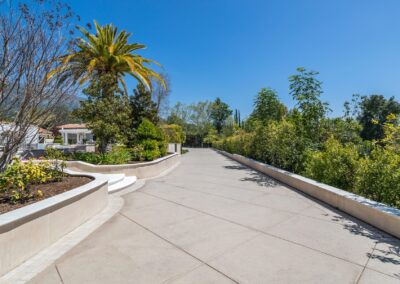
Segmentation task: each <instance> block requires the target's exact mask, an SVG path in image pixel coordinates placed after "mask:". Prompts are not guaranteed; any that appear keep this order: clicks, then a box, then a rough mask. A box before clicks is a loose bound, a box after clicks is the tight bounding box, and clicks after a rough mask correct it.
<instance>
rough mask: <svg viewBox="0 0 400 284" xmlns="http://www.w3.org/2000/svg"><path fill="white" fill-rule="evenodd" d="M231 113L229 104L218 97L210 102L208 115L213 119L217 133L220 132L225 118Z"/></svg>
mask: <svg viewBox="0 0 400 284" xmlns="http://www.w3.org/2000/svg"><path fill="white" fill-rule="evenodd" d="M231 114H232V110H231V109H230V108H229V106H228V105H227V104H226V103H224V102H223V101H221V99H220V98H216V99H215V101H214V102H213V103H212V104H211V113H210V117H211V119H212V121H213V124H214V127H215V129H216V130H217V132H218V134H220V133H221V131H222V128H223V126H224V124H225V121H226V119H227V118H228V117H229V116H230V115H231Z"/></svg>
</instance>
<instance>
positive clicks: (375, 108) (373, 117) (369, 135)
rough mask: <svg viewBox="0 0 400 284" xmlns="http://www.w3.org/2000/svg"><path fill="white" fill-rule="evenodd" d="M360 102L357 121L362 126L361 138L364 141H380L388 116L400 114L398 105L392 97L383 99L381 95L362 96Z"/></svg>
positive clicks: (399, 105) (399, 104)
mask: <svg viewBox="0 0 400 284" xmlns="http://www.w3.org/2000/svg"><path fill="white" fill-rule="evenodd" d="M360 100H361V101H360V103H359V104H360V105H359V109H360V113H359V115H358V117H357V119H358V121H359V122H360V124H361V126H362V131H361V137H362V138H363V139H366V140H379V139H382V138H383V137H384V130H383V124H384V123H385V122H386V120H387V119H386V118H387V116H388V115H390V114H394V115H399V114H400V103H398V102H397V101H396V100H395V99H394V97H391V98H389V99H385V97H384V96H382V95H370V96H362V97H361V99H360Z"/></svg>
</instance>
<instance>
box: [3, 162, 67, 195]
mask: <svg viewBox="0 0 400 284" xmlns="http://www.w3.org/2000/svg"><path fill="white" fill-rule="evenodd" d="M60 178H61V177H60V175H59V174H58V173H57V172H56V170H55V169H54V168H53V167H52V165H51V164H50V163H49V162H47V161H41V162H39V163H35V162H34V161H33V160H29V161H28V162H25V163H24V162H22V161H21V160H19V159H14V161H13V162H12V163H11V164H9V165H8V167H7V168H6V170H5V171H4V172H3V173H2V174H1V175H0V197H1V199H3V200H6V201H8V202H10V203H18V202H24V201H27V200H29V199H31V198H33V197H35V196H39V197H40V196H41V195H42V193H41V191H40V190H37V191H33V190H32V185H36V184H43V183H47V182H50V181H58V180H59V179H60Z"/></svg>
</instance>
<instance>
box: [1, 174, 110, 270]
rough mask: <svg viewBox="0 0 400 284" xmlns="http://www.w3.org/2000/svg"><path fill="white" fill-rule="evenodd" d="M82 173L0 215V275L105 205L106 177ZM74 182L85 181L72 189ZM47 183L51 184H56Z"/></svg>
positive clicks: (106, 192) (106, 193)
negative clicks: (48, 193)
mask: <svg viewBox="0 0 400 284" xmlns="http://www.w3.org/2000/svg"><path fill="white" fill-rule="evenodd" d="M84 176H85V177H82V174H80V175H78V179H77V180H76V179H75V178H74V179H73V181H72V179H70V180H69V182H67V183H66V184H68V185H69V186H70V187H69V188H68V187H67V186H66V184H64V185H65V186H62V187H61V188H60V189H57V190H56V191H57V192H60V191H61V192H62V193H60V194H56V195H54V196H51V197H48V198H46V199H42V200H39V201H36V202H34V203H31V204H29V205H26V206H23V207H21V208H18V209H15V210H12V211H9V212H7V213H4V214H1V215H0V276H2V275H4V274H6V273H7V272H9V271H10V270H12V269H13V268H15V267H17V266H18V265H20V264H21V263H22V262H24V261H26V260H28V259H29V258H30V257H32V256H33V255H35V254H36V253H38V252H39V251H41V250H42V249H44V248H46V247H48V246H50V245H51V244H53V243H54V242H56V241H57V240H59V239H60V238H61V237H63V236H65V235H66V234H68V233H69V232H71V231H72V230H74V229H76V228H77V227H78V226H80V225H82V224H83V223H84V222H86V221H87V220H88V219H89V218H91V217H93V216H94V215H96V214H97V213H99V212H100V211H101V210H102V209H104V208H105V206H106V205H107V201H108V180H107V178H105V177H103V176H100V175H95V174H93V175H92V174H86V173H85V174H84ZM78 181H79V182H83V181H84V182H85V184H83V185H80V186H77V187H74V188H72V183H73V182H78ZM88 181H89V182H88ZM61 184H63V183H62V182H61ZM48 185H49V186H55V185H56V183H53V184H48ZM59 185H60V184H59ZM67 188H68V189H67Z"/></svg>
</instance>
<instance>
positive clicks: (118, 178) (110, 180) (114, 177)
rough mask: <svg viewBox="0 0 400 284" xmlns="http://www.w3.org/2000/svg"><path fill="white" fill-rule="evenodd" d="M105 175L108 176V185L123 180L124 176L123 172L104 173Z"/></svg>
mask: <svg viewBox="0 0 400 284" xmlns="http://www.w3.org/2000/svg"><path fill="white" fill-rule="evenodd" d="M105 176H107V178H108V186H110V185H113V184H116V183H118V182H120V181H123V180H124V178H125V174H106V175H105Z"/></svg>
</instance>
